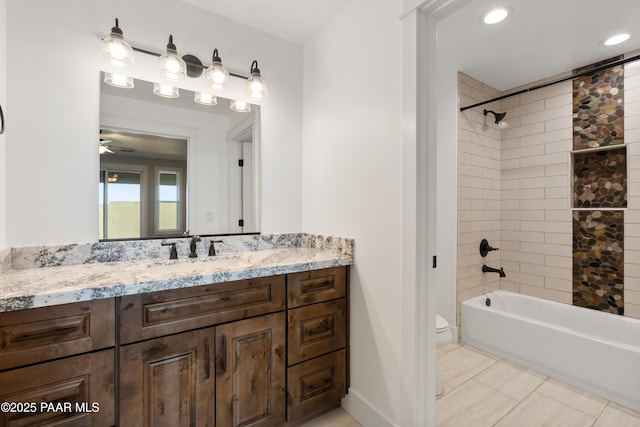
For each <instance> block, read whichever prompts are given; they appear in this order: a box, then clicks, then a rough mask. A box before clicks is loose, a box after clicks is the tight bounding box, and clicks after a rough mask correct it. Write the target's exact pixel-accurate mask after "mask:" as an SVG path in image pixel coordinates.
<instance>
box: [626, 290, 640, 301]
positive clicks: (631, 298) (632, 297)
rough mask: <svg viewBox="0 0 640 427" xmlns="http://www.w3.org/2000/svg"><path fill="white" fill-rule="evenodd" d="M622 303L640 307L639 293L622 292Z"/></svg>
mask: <svg viewBox="0 0 640 427" xmlns="http://www.w3.org/2000/svg"><path fill="white" fill-rule="evenodd" d="M624 303H625V305H626V304H636V305H640V292H638V291H632V290H629V289H625V290H624Z"/></svg>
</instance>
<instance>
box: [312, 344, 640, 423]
mask: <svg viewBox="0 0 640 427" xmlns="http://www.w3.org/2000/svg"><path fill="white" fill-rule="evenodd" d="M438 365H439V367H440V373H441V375H442V380H443V382H444V386H445V393H444V394H443V395H442V396H440V397H439V398H438V400H437V401H436V426H437V427H483V426H495V427H514V426H517V427H640V413H638V412H634V411H631V410H629V409H627V408H623V407H622V406H619V405H616V404H615V403H613V402H608V401H606V400H604V399H602V398H600V397H597V396H594V395H592V394H589V393H585V392H583V391H581V390H578V389H576V388H575V387H571V386H568V385H566V384H563V383H560V382H558V381H556V380H553V379H551V378H548V377H546V376H544V375H540V374H538V373H536V372H533V371H530V370H528V369H526V368H523V367H521V366H518V365H515V364H513V363H511V362H508V361H506V360H501V359H499V358H498V357H495V356H492V355H489V354H487V353H484V352H482V351H480V350H476V349H474V348H472V347H469V346H466V345H460V344H452V345H449V346H446V347H444V348H439V349H438ZM359 426H360V424H358V422H357V421H356V420H354V419H353V418H352V417H351V416H350V415H349V414H348V413H347V412H346V411H345V410H344V409H342V408H339V409H336V410H334V411H331V412H329V413H328V414H325V415H323V416H322V417H319V418H317V419H315V420H313V421H311V422H308V423H306V424H304V426H303V427H359Z"/></svg>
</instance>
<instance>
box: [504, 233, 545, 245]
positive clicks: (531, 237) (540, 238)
mask: <svg viewBox="0 0 640 427" xmlns="http://www.w3.org/2000/svg"><path fill="white" fill-rule="evenodd" d="M502 239H504V240H514V241H519V242H538V243H543V242H544V233H538V232H535V231H503V232H502Z"/></svg>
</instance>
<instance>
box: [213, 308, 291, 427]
mask: <svg viewBox="0 0 640 427" xmlns="http://www.w3.org/2000/svg"><path fill="white" fill-rule="evenodd" d="M285 406H286V402H285V322H284V313H275V314H270V315H265V316H260V317H255V318H253V319H247V320H242V321H239V322H233V323H228V324H226V325H222V326H218V327H216V425H217V426H233V427H238V426H255V427H258V426H278V425H282V424H284V422H285Z"/></svg>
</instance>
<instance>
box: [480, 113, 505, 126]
mask: <svg viewBox="0 0 640 427" xmlns="http://www.w3.org/2000/svg"><path fill="white" fill-rule="evenodd" d="M489 113H491V114H493V117H495V119H496V121H495V124H498V123H500V122H501V121H502V119H504V117H505V116H506V115H507V113H496V112H495V111H493V110H484V115H485V116H486V115H487V114H489Z"/></svg>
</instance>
